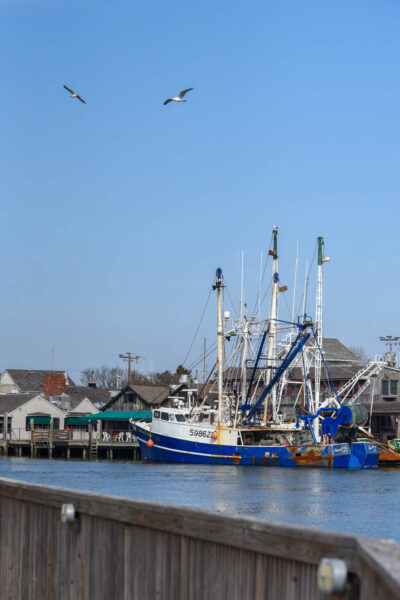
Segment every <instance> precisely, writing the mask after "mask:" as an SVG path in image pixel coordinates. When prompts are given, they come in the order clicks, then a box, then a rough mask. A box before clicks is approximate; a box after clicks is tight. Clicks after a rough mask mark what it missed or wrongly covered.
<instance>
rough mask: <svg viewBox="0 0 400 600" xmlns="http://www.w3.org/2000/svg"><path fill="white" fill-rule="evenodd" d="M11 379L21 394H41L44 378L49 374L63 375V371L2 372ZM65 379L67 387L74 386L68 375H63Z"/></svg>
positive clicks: (16, 370)
mask: <svg viewBox="0 0 400 600" xmlns="http://www.w3.org/2000/svg"><path fill="white" fill-rule="evenodd" d="M4 372H5V373H8V374H9V375H10V377H12V379H13V381H14V383H15V385H16V386H17V387H18V389H19V391H20V392H21V393H23V392H43V391H44V378H45V376H46V375H47V374H49V373H65V371H43V370H36V369H35V370H33V369H6V370H5V371H4ZM65 375H66V377H67V383H68V386H74V385H75V383H74V382H73V381H72V379H71V378H70V376H69V375H68V373H65Z"/></svg>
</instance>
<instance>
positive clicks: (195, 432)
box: [189, 429, 211, 438]
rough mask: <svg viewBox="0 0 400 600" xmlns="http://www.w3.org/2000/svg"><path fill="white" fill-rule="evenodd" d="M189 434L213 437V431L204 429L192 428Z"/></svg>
mask: <svg viewBox="0 0 400 600" xmlns="http://www.w3.org/2000/svg"><path fill="white" fill-rule="evenodd" d="M189 435H193V436H194V437H196V436H197V437H205V438H209V437H211V431H205V430H204V431H202V430H201V429H200V430H198V429H191V430H190V431H189Z"/></svg>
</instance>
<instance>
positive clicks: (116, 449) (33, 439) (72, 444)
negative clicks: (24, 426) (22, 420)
mask: <svg viewBox="0 0 400 600" xmlns="http://www.w3.org/2000/svg"><path fill="white" fill-rule="evenodd" d="M0 454H1V455H2V456H30V457H31V458H66V459H69V458H82V459H83V460H97V459H107V460H113V459H115V458H122V459H124V460H132V461H140V460H142V453H141V451H140V447H139V443H138V441H137V440H136V438H132V440H131V441H129V442H127V441H123V442H119V441H116V439H112V438H110V440H109V441H103V440H102V439H98V438H93V437H89V438H82V439H74V438H73V437H72V435H71V433H69V432H68V431H65V430H60V431H53V430H52V429H50V430H49V429H45V430H37V429H36V430H34V429H33V428H32V429H31V432H30V439H9V438H7V437H6V438H5V439H2V440H1V441H0Z"/></svg>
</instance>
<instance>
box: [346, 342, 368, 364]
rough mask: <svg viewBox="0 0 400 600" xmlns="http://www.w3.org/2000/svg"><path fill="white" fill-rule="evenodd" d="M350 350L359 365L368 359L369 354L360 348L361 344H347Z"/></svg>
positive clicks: (365, 362)
mask: <svg viewBox="0 0 400 600" xmlns="http://www.w3.org/2000/svg"><path fill="white" fill-rule="evenodd" d="M347 347H348V349H349V350H350V352H352V353H353V354H354V355H355V356H356V357H357V358H358V360H359V363H360V365H361V366H364V365H366V364H367V363H368V362H369V361H370V360H371V356H370V355H369V354H368V353H367V352H366V351H365V350H364V348H362V346H347Z"/></svg>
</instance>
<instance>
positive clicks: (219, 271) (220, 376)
mask: <svg viewBox="0 0 400 600" xmlns="http://www.w3.org/2000/svg"><path fill="white" fill-rule="evenodd" d="M223 287H224V283H223V278H222V269H219V268H218V269H217V272H216V279H215V284H214V286H213V288H214V289H216V290H217V336H218V357H217V364H218V431H219V428H220V427H221V425H222V385H223V373H224V364H223V361H224V332H223V327H222V294H221V290H222V288H223ZM218 437H219V436H218Z"/></svg>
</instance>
